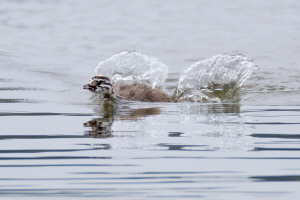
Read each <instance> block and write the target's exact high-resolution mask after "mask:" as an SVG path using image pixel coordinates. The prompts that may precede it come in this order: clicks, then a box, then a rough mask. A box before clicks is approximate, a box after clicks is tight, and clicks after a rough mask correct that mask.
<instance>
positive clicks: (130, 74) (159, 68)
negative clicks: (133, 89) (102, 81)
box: [95, 51, 168, 88]
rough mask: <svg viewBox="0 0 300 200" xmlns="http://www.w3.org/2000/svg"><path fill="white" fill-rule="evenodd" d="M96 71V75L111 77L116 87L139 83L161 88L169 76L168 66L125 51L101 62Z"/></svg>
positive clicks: (139, 54) (153, 59)
mask: <svg viewBox="0 0 300 200" xmlns="http://www.w3.org/2000/svg"><path fill="white" fill-rule="evenodd" d="M95 71H96V75H104V76H108V77H110V78H111V81H112V83H113V84H116V85H118V84H119V85H122V84H126V85H132V84H134V83H138V84H143V85H146V86H149V87H152V88H161V86H162V85H163V83H164V81H165V79H166V77H167V74H168V66H166V65H165V64H163V63H161V62H160V61H158V60H157V59H156V58H152V57H148V56H146V55H144V54H141V53H138V52H129V51H123V52H121V53H118V54H116V55H114V56H112V57H110V58H108V59H106V60H104V61H102V62H100V63H99V64H98V66H97V67H96V69H95Z"/></svg>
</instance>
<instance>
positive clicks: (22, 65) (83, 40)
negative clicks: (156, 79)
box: [0, 0, 300, 200]
mask: <svg viewBox="0 0 300 200" xmlns="http://www.w3.org/2000/svg"><path fill="white" fill-rule="evenodd" d="M0 34H1V40H0V70H1V71H0V119H1V120H0V127H1V132H0V147H1V148H0V180H1V183H0V198H2V199H36V198H43V199H44V198H49V199H209V200H218V199H220V200H221V199H222V200H223V199H298V197H299V189H298V188H299V181H300V163H299V159H300V154H299V151H300V148H299V144H300V141H299V138H300V131H299V130H300V103H299V96H300V85H299V80H300V68H299V65H300V61H299V58H298V55H299V52H300V37H299V35H300V3H299V1H296V0H286V1H279V0H267V1H258V0H254V1H243V2H241V1H235V0H233V1H221V0H216V1H201V0H198V1H196V0H189V1H175V0H173V1H172V0H166V1H158V0H154V1H133V0H126V1H114V0H110V1H106V0H101V1H98V0H89V1H84V0H78V1H72V0H66V1H61V0H53V1H46V0H32V1H21V0H12V1H10V0H2V1H0ZM123 50H130V51H138V52H143V53H144V54H146V55H149V56H151V57H154V58H157V59H159V60H160V61H161V62H163V63H164V64H166V65H167V66H169V75H168V78H167V81H166V83H165V85H164V87H163V89H164V90H165V91H167V92H169V93H172V91H173V90H174V88H175V87H176V84H177V80H178V78H179V77H180V73H181V72H182V71H183V70H184V69H186V68H187V67H189V66H190V65H192V64H193V63H195V62H197V61H199V60H202V59H206V58H210V57H212V56H214V55H217V54H223V53H228V54H244V55H245V56H247V57H248V59H249V60H254V63H255V64H256V65H257V66H258V68H257V69H256V70H255V71H254V72H253V74H252V75H251V77H250V78H249V79H248V80H247V81H246V82H245V83H244V86H243V87H242V88H241V91H240V98H241V100H240V102H239V103H227V104H225V103H224V104H222V103H215V104H213V103H189V102H181V103H140V102H124V103H123V104H121V105H118V112H117V113H116V114H115V115H113V116H107V115H103V114H101V113H100V112H99V110H100V108H99V105H97V104H95V103H94V102H93V101H92V100H91V99H90V97H91V94H90V93H89V92H88V91H85V90H83V89H82V85H84V84H86V83H87V82H88V80H89V79H90V78H91V76H92V75H93V74H94V70H95V67H96V66H97V64H98V62H100V61H102V60H105V59H106V58H108V57H110V56H112V55H114V54H116V53H119V52H121V51H123ZM99 131H101V132H102V133H105V134H101V135H99V134H97V132H99Z"/></svg>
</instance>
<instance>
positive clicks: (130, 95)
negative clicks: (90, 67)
mask: <svg viewBox="0 0 300 200" xmlns="http://www.w3.org/2000/svg"><path fill="white" fill-rule="evenodd" d="M83 88H84V89H88V90H90V91H92V92H94V93H99V94H102V95H104V97H105V98H114V94H116V95H118V96H120V97H123V98H125V99H128V100H132V101H145V102H170V97H169V95H168V94H167V93H165V92H163V91H161V90H158V89H153V88H150V87H148V86H146V85H141V84H137V83H135V84H132V85H112V84H111V82H110V79H109V78H108V77H106V76H94V77H93V78H92V79H91V81H90V83H89V84H86V85H84V86H83Z"/></svg>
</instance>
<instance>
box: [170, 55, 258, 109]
mask: <svg viewBox="0 0 300 200" xmlns="http://www.w3.org/2000/svg"><path fill="white" fill-rule="evenodd" d="M255 67H256V66H255V65H254V63H253V62H251V61H248V60H247V58H246V57H245V56H243V55H227V54H224V55H216V56H214V57H212V58H210V59H206V60H203V61H199V62H197V63H195V64H193V65H192V66H190V67H189V68H188V69H186V70H185V71H183V73H182V74H181V77H180V79H179V82H178V85H177V88H176V89H175V92H174V96H173V98H174V101H191V102H216V103H219V102H237V101H238V100H239V95H238V89H239V88H240V87H241V86H242V85H243V83H244V81H245V80H246V79H247V78H248V77H249V76H250V74H251V72H252V70H253V69H254V68H255Z"/></svg>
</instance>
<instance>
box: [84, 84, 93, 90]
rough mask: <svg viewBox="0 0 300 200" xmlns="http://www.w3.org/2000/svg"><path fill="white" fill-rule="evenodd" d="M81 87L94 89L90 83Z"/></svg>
mask: <svg viewBox="0 0 300 200" xmlns="http://www.w3.org/2000/svg"><path fill="white" fill-rule="evenodd" d="M83 89H86V90H91V91H92V90H95V86H92V85H90V84H86V85H84V86H83Z"/></svg>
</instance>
